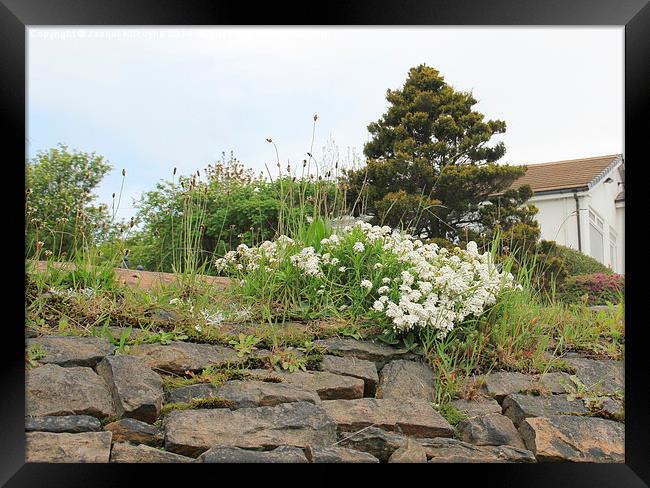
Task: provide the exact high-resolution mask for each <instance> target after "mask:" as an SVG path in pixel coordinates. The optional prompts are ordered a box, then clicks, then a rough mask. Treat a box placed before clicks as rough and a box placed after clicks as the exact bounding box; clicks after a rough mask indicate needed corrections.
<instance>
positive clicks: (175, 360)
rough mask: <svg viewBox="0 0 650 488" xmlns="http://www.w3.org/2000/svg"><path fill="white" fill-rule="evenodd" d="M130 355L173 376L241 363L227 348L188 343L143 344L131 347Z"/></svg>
mask: <svg viewBox="0 0 650 488" xmlns="http://www.w3.org/2000/svg"><path fill="white" fill-rule="evenodd" d="M131 354H132V355H134V356H140V357H142V358H143V359H144V361H145V363H146V364H147V366H149V367H150V368H152V369H155V370H160V371H162V372H168V373H175V374H185V372H186V371H192V372H199V371H201V370H203V369H205V368H207V367H208V366H225V365H227V364H238V363H241V362H242V361H243V359H242V358H240V357H238V356H237V352H236V351H235V350H234V349H230V348H229V347H225V346H220V345H214V344H194V343H190V342H172V343H171V344H168V345H162V344H144V345H141V346H135V347H133V348H132V350H131Z"/></svg>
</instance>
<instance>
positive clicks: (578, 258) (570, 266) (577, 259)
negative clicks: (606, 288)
mask: <svg viewBox="0 0 650 488" xmlns="http://www.w3.org/2000/svg"><path fill="white" fill-rule="evenodd" d="M555 253H556V254H557V255H558V256H559V257H561V258H562V259H564V263H565V266H566V268H567V272H568V273H569V276H578V275H585V274H592V273H604V274H612V270H611V269H609V268H608V267H607V266H605V265H604V264H601V263H599V262H598V261H596V260H595V259H594V258H592V257H590V256H587V255H586V254H583V253H581V252H580V251H576V250H575V249H571V248H570V247H566V246H561V245H559V244H556V245H555Z"/></svg>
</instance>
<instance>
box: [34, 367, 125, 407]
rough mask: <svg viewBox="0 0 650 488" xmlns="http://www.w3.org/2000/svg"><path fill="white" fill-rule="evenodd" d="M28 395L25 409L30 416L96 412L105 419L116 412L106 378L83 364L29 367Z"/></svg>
mask: <svg viewBox="0 0 650 488" xmlns="http://www.w3.org/2000/svg"><path fill="white" fill-rule="evenodd" d="M25 396H26V398H25V410H26V414H27V416H30V417H41V416H49V415H56V416H59V415H92V416H93V417H97V418H99V419H102V418H105V417H108V416H110V415H111V414H112V413H113V412H114V409H113V402H112V399H111V394H110V391H109V390H108V387H107V386H106V383H105V382H104V380H103V379H102V378H101V377H99V376H98V375H97V374H96V373H95V372H94V371H93V370H92V369H90V368H86V367H82V366H72V367H68V368H64V367H61V366H57V365H56V364H46V365H45V366H41V367H39V368H35V369H31V370H28V371H27V373H26V382H25Z"/></svg>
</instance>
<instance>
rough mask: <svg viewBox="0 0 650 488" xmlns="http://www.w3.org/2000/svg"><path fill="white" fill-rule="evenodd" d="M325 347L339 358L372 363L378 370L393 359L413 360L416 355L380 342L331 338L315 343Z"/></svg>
mask: <svg viewBox="0 0 650 488" xmlns="http://www.w3.org/2000/svg"><path fill="white" fill-rule="evenodd" d="M315 342H316V344H319V345H321V346H326V347H327V351H328V352H330V353H336V354H337V355H340V356H345V357H355V358H357V359H365V360H367V361H372V362H374V363H375V364H376V365H377V368H378V369H381V368H383V367H384V365H385V364H386V363H388V362H389V361H392V360H393V359H415V358H417V355H416V354H414V353H412V352H408V351H406V350H404V349H397V348H394V347H391V346H389V345H387V344H384V343H382V342H375V341H358V340H356V339H349V338H338V337H333V338H329V339H321V340H317V341H315Z"/></svg>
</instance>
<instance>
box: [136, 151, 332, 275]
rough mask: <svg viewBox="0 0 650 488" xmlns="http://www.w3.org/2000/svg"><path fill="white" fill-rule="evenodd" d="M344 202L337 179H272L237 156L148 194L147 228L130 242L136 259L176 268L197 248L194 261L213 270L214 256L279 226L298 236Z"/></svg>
mask: <svg viewBox="0 0 650 488" xmlns="http://www.w3.org/2000/svg"><path fill="white" fill-rule="evenodd" d="M197 175H198V172H197ZM342 201H343V199H342V197H341V196H339V195H337V193H336V189H335V185H334V183H333V181H332V180H327V179H318V180H314V179H308V178H302V179H296V178H290V177H287V176H283V177H282V178H278V179H275V180H273V181H266V180H264V179H261V178H256V177H254V176H253V174H252V173H251V172H250V170H247V169H245V167H244V166H243V165H242V163H240V162H239V161H238V160H237V159H234V158H233V157H232V156H231V159H230V160H227V161H224V162H219V163H217V164H216V165H214V166H211V167H209V168H208V169H207V170H206V171H205V172H204V178H203V179H200V178H197V177H196V176H192V177H185V176H180V177H176V179H175V180H172V181H161V182H159V183H158V184H157V185H156V188H155V189H154V190H151V191H149V192H146V193H145V194H144V195H143V196H142V198H141V200H140V201H139V202H138V203H137V208H138V214H137V218H136V220H137V222H138V223H139V224H140V229H139V231H138V232H136V233H134V234H133V235H132V236H131V237H130V238H129V240H128V242H127V244H128V247H129V249H130V252H131V254H130V257H131V259H130V263H131V265H132V266H137V265H139V264H140V265H142V266H144V267H145V269H147V270H156V271H172V270H173V269H174V268H176V269H178V268H179V262H180V261H182V259H181V257H179V256H184V255H186V254H187V253H192V254H193V258H194V259H195V260H196V262H195V264H196V266H194V265H192V266H191V267H199V268H200V267H201V266H203V265H205V267H206V269H204V270H203V271H204V272H206V273H211V272H212V270H211V269H210V262H211V258H212V257H213V256H221V255H223V254H225V253H226V252H228V251H230V250H233V249H235V248H236V247H237V246H238V245H240V244H246V245H247V246H254V245H256V244H259V243H261V242H264V241H266V240H271V239H273V238H274V237H275V236H276V235H277V234H278V233H285V234H287V235H290V236H292V237H297V236H298V234H299V233H300V232H301V231H303V230H304V229H305V228H306V227H307V225H308V223H309V221H310V220H313V219H314V218H315V217H316V216H317V215H327V216H330V215H331V214H332V213H333V212H334V209H336V208H338V207H339V206H340V205H341V204H342ZM181 264H182V263H181ZM185 267H187V266H185Z"/></svg>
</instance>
